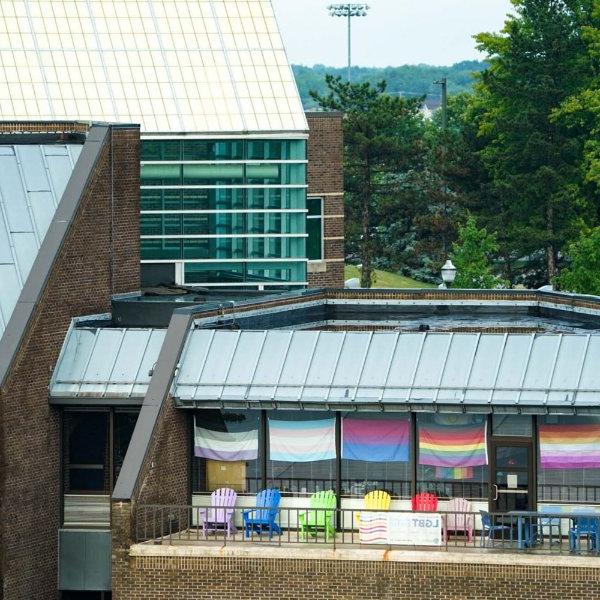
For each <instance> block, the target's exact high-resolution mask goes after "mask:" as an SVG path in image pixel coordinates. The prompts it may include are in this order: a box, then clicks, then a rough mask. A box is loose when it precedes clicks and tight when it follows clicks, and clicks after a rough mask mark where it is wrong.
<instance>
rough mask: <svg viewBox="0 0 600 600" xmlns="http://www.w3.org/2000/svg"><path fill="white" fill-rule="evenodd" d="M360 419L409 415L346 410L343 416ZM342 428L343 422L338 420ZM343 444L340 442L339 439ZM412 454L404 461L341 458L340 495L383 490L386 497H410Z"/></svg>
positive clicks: (357, 494)
mask: <svg viewBox="0 0 600 600" xmlns="http://www.w3.org/2000/svg"><path fill="white" fill-rule="evenodd" d="M348 416H350V417H356V418H357V419H358V418H359V419H360V420H365V421H367V420H372V419H375V420H378V421H379V420H382V421H393V422H398V421H406V420H408V421H409V422H410V417H409V416H398V415H391V416H390V415H386V414H381V413H374V414H370V413H360V415H358V416H357V415H356V413H348V414H344V415H342V419H344V418H346V417H348ZM342 430H343V421H342ZM342 446H343V442H342ZM411 460H412V457H409V460H408V461H407V462H401V461H393V462H374V461H366V460H348V459H345V458H342V494H344V495H345V496H360V497H362V496H364V495H365V494H367V493H368V492H371V491H373V490H383V491H386V492H388V494H390V496H397V497H410V495H411V486H412V475H411V473H412V463H411Z"/></svg>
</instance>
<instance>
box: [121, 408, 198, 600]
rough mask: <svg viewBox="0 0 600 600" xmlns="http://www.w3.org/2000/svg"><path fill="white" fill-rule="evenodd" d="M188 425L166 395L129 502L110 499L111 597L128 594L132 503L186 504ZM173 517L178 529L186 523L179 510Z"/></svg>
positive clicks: (186, 415)
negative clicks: (175, 518)
mask: <svg viewBox="0 0 600 600" xmlns="http://www.w3.org/2000/svg"><path fill="white" fill-rule="evenodd" d="M189 427H190V417H189V413H188V412H187V411H183V410H180V409H177V408H175V405H174V403H173V400H172V399H171V398H169V399H167V401H166V402H165V405H164V407H163V409H162V411H161V413H160V415H159V418H158V422H157V424H156V429H155V432H154V435H153V437H152V445H151V447H150V448H149V451H148V453H147V455H146V459H145V460H144V464H143V466H142V470H141V475H140V477H139V479H138V484H137V486H136V490H135V493H134V498H133V499H132V502H115V501H112V502H111V529H112V535H113V552H112V556H113V558H112V589H113V598H128V597H129V596H128V591H127V590H128V589H129V583H127V582H129V578H130V576H131V575H132V573H133V571H132V568H131V564H130V557H129V548H130V546H131V544H132V542H133V539H134V537H135V536H134V531H133V529H134V527H135V526H136V524H135V521H134V518H133V515H134V513H135V506H136V504H137V503H139V504H176V505H187V504H189V500H190V493H191V482H190V468H191V465H190V452H191V448H190V445H191V437H190V435H191V433H190V429H189ZM150 518H151V517H150ZM157 518H158V517H157ZM177 520H178V526H179V527H180V528H181V529H185V528H186V527H187V525H186V523H185V516H183V514H182V515H179V516H178V519H177ZM146 521H147V519H146ZM145 525H146V526H147V527H149V530H151V529H152V528H151V525H150V524H149V523H147V522H145ZM163 526H164V527H165V529H164V530H165V531H167V530H168V523H163ZM156 531H161V525H160V524H159V523H157V524H156Z"/></svg>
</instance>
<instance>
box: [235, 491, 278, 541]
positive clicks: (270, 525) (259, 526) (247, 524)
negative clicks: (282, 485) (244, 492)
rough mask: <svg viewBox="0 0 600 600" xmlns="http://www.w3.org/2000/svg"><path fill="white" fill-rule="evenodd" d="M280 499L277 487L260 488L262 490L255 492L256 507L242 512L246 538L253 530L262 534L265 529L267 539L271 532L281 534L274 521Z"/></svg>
mask: <svg viewBox="0 0 600 600" xmlns="http://www.w3.org/2000/svg"><path fill="white" fill-rule="evenodd" d="M280 501H281V492H280V491H279V490H277V489H270V490H262V492H258V494H256V508H255V509H250V510H245V511H244V512H243V515H244V530H245V531H246V537H247V538H248V537H250V534H251V532H253V531H256V532H257V533H258V534H262V533H263V531H265V530H267V531H268V532H269V539H271V538H272V537H273V533H276V534H278V535H281V527H279V525H277V523H276V522H275V520H276V519H277V513H278V512H279V502H280Z"/></svg>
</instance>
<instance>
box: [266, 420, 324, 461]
mask: <svg viewBox="0 0 600 600" xmlns="http://www.w3.org/2000/svg"><path fill="white" fill-rule="evenodd" d="M269 457H270V459H271V460H280V461H285V462H313V461H316V460H329V459H332V458H335V419H321V420H318V421H277V420H274V419H269Z"/></svg>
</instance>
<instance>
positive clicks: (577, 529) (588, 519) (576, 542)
mask: <svg viewBox="0 0 600 600" xmlns="http://www.w3.org/2000/svg"><path fill="white" fill-rule="evenodd" d="M599 520H600V514H599V515H597V516H596V515H594V514H590V513H583V514H582V515H581V516H577V517H573V526H572V527H571V528H570V529H569V550H570V551H571V552H581V538H582V536H583V537H585V538H586V539H587V546H588V550H591V551H592V552H598V550H599V549H600V543H599V542H600V539H599V537H600V528H599V527H598V521H599Z"/></svg>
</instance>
